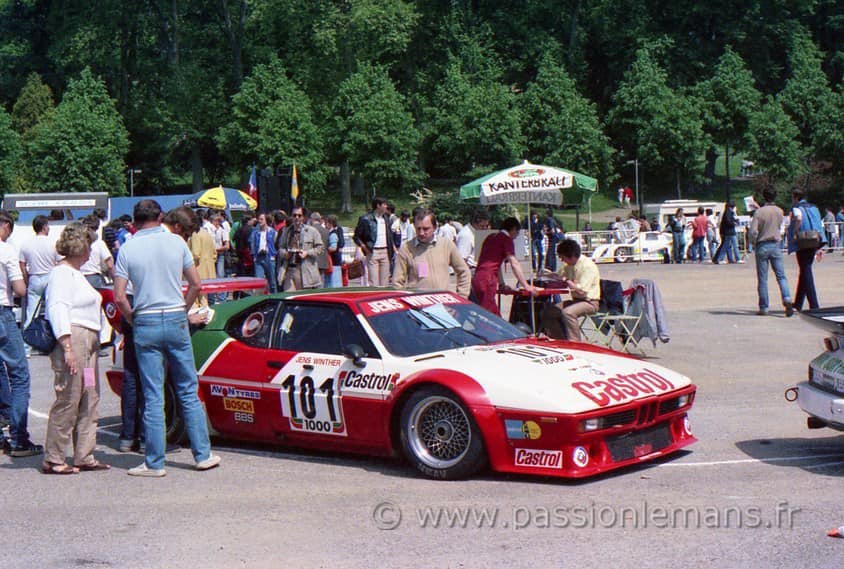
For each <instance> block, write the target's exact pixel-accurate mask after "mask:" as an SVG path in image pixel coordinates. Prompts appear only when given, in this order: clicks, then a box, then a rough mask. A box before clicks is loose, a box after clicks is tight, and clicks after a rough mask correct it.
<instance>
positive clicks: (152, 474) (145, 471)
mask: <svg viewBox="0 0 844 569" xmlns="http://www.w3.org/2000/svg"><path fill="white" fill-rule="evenodd" d="M126 474H128V475H129V476H146V477H147V478H161V477H162V476H164V475H166V474H167V473H166V472H165V471H164V469H163V468H148V467H147V463H146V462H143V463H141V464H140V465H139V466H136V467H135V468H130V469H129V470H127V471H126Z"/></svg>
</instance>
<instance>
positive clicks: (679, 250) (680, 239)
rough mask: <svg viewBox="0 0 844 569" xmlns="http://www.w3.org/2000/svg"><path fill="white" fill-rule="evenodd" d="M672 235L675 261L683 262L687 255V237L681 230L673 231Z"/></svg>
mask: <svg viewBox="0 0 844 569" xmlns="http://www.w3.org/2000/svg"><path fill="white" fill-rule="evenodd" d="M671 237H672V248H673V251H672V256H673V257H674V259H673V260H674V262H675V263H682V262H683V259H684V258H685V256H686V239H685V238H684V235H683V234H682V233H681V232H677V231H675V232H673V233H672V234H671Z"/></svg>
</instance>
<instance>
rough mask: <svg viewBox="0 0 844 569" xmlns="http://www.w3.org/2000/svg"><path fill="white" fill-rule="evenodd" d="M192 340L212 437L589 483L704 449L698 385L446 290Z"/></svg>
mask: <svg viewBox="0 0 844 569" xmlns="http://www.w3.org/2000/svg"><path fill="white" fill-rule="evenodd" d="M193 345H194V356H195V360H196V364H197V369H198V371H199V374H200V376H199V389H200V397H201V399H202V400H203V401H204V403H205V407H206V409H207V412H208V417H209V422H210V425H211V427H212V429H213V431H214V432H215V433H216V434H217V435H220V436H224V437H228V438H235V439H243V440H252V441H267V442H274V443H279V442H280V443H283V444H287V445H293V446H297V447H309V448H313V449H322V450H327V451H331V450H336V451H343V452H356V453H362V454H369V455H384V456H389V455H394V454H402V455H404V456H405V457H406V458H407V459H408V460H409V461H410V462H411V463H413V464H414V465H415V466H416V468H418V469H419V470H420V471H421V472H422V473H424V474H425V475H427V476H429V477H431V478H438V479H456V478H463V477H468V476H470V475H472V474H474V473H476V472H478V471H479V470H480V469H482V468H484V467H485V466H486V465H489V466H490V467H491V468H492V470H494V471H497V472H513V473H522V474H534V475H544V476H558V477H572V478H577V477H585V476H591V475H595V474H598V473H601V472H606V471H608V470H611V469H615V468H619V467H623V466H627V465H631V464H637V463H641V462H644V461H648V460H651V459H654V458H657V457H661V456H664V455H667V454H670V453H672V452H674V451H677V450H678V449H680V448H683V447H685V446H687V445H689V444H691V443H693V442H695V440H696V439H695V437H694V436H693V435H692V431H691V427H690V423H689V418H688V412H689V409H690V408H691V406H692V403H693V401H694V396H695V386H694V385H693V384H692V383H691V381H690V380H689V378H688V377H685V376H683V375H681V374H678V373H676V372H673V371H671V370H668V369H665V368H663V367H661V366H658V365H655V364H652V363H650V362H644V361H641V360H639V359H636V358H633V357H629V356H626V355H623V354H619V353H617V352H613V351H610V350H606V349H603V348H598V347H596V346H592V345H589V344H581V343H574V342H563V341H552V340H548V339H538V338H534V337H532V336H529V335H527V334H526V333H525V332H523V331H522V330H521V329H519V328H517V327H515V326H513V325H511V324H509V323H508V322H506V321H504V320H503V319H501V318H499V317H497V316H494V315H492V314H490V313H489V312H487V311H485V310H484V309H482V308H480V307H479V306H477V305H475V304H473V303H471V302H468V301H466V300H464V299H462V298H460V297H459V296H456V295H455V294H452V293H449V292H437V293H414V292H408V291H395V290H383V289H382V290H379V289H367V290H353V289H336V290H330V291H329V290H326V291H315V292H298V293H287V294H275V295H269V296H253V297H249V298H246V299H242V300H237V301H233V302H228V303H224V304H220V305H216V306H215V307H214V315H213V318H212V320H211V321H210V322H209V323H208V324H207V325H206V326H204V327H203V328H201V329H200V330H198V331H196V332H195V333H194V334H193ZM114 373H115V372H112V373H111V374H110V375H109V377H110V380H111V379H117V378H116V377H114V378H113V377H112V376H113V375H114ZM115 385H116V382H115V381H112V388H114V387H115ZM174 413H175V414H176V415H178V410H177V409H175V410H174ZM169 420H170V421H171V423H173V422H178V420H179V418H178V416H176V417H171V418H170V419H169Z"/></svg>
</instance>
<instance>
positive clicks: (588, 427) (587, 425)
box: [580, 417, 604, 433]
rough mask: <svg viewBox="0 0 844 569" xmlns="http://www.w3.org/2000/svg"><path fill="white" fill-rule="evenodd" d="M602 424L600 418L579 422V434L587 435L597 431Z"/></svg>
mask: <svg viewBox="0 0 844 569" xmlns="http://www.w3.org/2000/svg"><path fill="white" fill-rule="evenodd" d="M603 424H604V422H603V421H602V420H601V417H592V418H591V419H585V420H583V421H581V422H580V432H581V433H588V432H590V431H597V430H598V429H600V428H601V427H602V426H603Z"/></svg>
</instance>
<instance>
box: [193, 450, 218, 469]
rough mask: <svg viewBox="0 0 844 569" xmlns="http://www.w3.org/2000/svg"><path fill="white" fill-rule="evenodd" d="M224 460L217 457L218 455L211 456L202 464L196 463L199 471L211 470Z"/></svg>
mask: <svg viewBox="0 0 844 569" xmlns="http://www.w3.org/2000/svg"><path fill="white" fill-rule="evenodd" d="M222 461H223V459H222V458H220V457H219V456H217V455H216V454H212V455H209V456H208V458H206V459H205V460H203V461H201V462H197V463H196V469H197V470H210V469H211V468H214V467H215V466H218V465H219V464H220V462H222Z"/></svg>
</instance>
